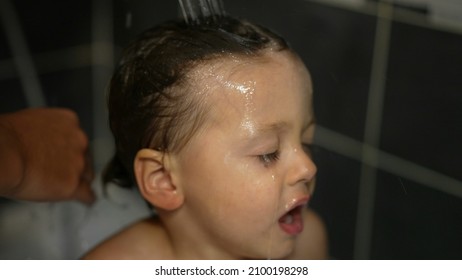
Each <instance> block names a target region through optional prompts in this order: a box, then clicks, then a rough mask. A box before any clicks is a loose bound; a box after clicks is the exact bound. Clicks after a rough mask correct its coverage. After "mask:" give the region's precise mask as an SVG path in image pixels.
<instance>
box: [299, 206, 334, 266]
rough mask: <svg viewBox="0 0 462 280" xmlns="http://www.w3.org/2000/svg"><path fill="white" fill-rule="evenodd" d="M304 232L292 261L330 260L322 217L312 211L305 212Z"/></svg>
mask: <svg viewBox="0 0 462 280" xmlns="http://www.w3.org/2000/svg"><path fill="white" fill-rule="evenodd" d="M303 216H304V219H303V224H304V230H303V233H302V234H301V235H300V236H299V237H298V238H297V245H296V247H295V248H296V249H295V251H294V253H293V254H292V256H290V259H305V260H306V259H312V260H323V259H328V258H329V253H328V238H327V231H326V227H325V225H324V222H323V221H322V219H321V217H319V215H318V214H316V213H315V212H314V211H313V210H311V209H306V210H305V212H304V215H303Z"/></svg>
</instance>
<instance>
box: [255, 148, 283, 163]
mask: <svg viewBox="0 0 462 280" xmlns="http://www.w3.org/2000/svg"><path fill="white" fill-rule="evenodd" d="M258 159H259V160H260V161H261V162H262V163H263V165H264V166H265V167H268V166H270V165H271V164H272V163H274V162H276V161H277V160H278V159H279V150H276V151H274V152H272V153H269V154H264V155H259V156H258Z"/></svg>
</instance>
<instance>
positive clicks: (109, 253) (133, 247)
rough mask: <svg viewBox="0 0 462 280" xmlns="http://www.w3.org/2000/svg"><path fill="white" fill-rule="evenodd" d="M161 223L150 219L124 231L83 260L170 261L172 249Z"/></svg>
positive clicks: (100, 245)
mask: <svg viewBox="0 0 462 280" xmlns="http://www.w3.org/2000/svg"><path fill="white" fill-rule="evenodd" d="M169 244H170V243H169V241H168V237H167V235H166V233H165V231H164V229H163V228H162V226H161V225H160V222H159V221H157V220H155V219H152V218H149V219H145V220H141V221H139V222H136V223H134V224H132V225H131V226H129V227H127V228H125V229H123V230H122V231H120V232H119V233H117V234H115V235H113V236H112V237H109V238H108V239H107V240H105V241H104V242H102V243H101V244H99V245H97V246H96V247H95V248H93V249H92V250H91V251H89V252H88V253H87V254H86V255H84V256H83V257H82V259H87V260H120V259H122V260H139V259H169V258H170V257H169V256H170V252H171V250H170V249H171V248H170V247H169V246H170V245H169Z"/></svg>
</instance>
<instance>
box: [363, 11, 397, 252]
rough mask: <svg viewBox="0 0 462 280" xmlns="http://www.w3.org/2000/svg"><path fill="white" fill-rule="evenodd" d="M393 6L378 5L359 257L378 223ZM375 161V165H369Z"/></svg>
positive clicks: (366, 246)
mask: <svg viewBox="0 0 462 280" xmlns="http://www.w3.org/2000/svg"><path fill="white" fill-rule="evenodd" d="M392 13H393V7H392V5H391V4H389V3H379V4H378V17H377V27H376V31H375V42H374V54H373V58H372V73H371V81H370V87H369V96H368V103H367V112H366V124H365V129H364V142H365V144H366V145H364V146H363V150H362V166H361V175H360V184H359V198H358V208H357V213H356V215H357V216H356V217H357V218H356V231H355V247H354V257H355V259H369V258H370V246H371V239H372V230H373V223H374V204H375V190H376V183H377V180H376V176H377V169H376V168H375V167H374V166H377V165H378V153H377V149H370V148H369V147H372V148H375V147H378V146H379V144H380V131H381V125H382V112H383V106H384V105H383V99H384V95H385V76H386V73H387V60H388V48H389V42H390V33H391V24H392ZM367 162H371V163H372V165H369V164H367Z"/></svg>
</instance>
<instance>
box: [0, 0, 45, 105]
mask: <svg viewBox="0 0 462 280" xmlns="http://www.w3.org/2000/svg"><path fill="white" fill-rule="evenodd" d="M0 18H1V19H2V23H3V28H4V30H5V33H6V37H7V41H8V43H9V46H10V49H11V52H12V54H13V61H14V64H15V66H16V68H17V71H18V72H19V78H20V81H21V86H22V88H23V90H24V94H25V97H26V100H27V103H28V105H29V107H43V106H45V105H46V102H45V98H44V96H43V92H42V87H41V85H40V80H39V77H38V75H37V72H36V70H35V67H34V62H33V60H32V56H31V54H30V51H29V48H28V46H27V42H26V39H25V37H24V34H23V31H22V28H21V25H20V23H19V19H18V15H17V14H16V11H15V9H14V7H13V6H12V5H11V3H10V1H8V0H1V1H0Z"/></svg>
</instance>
